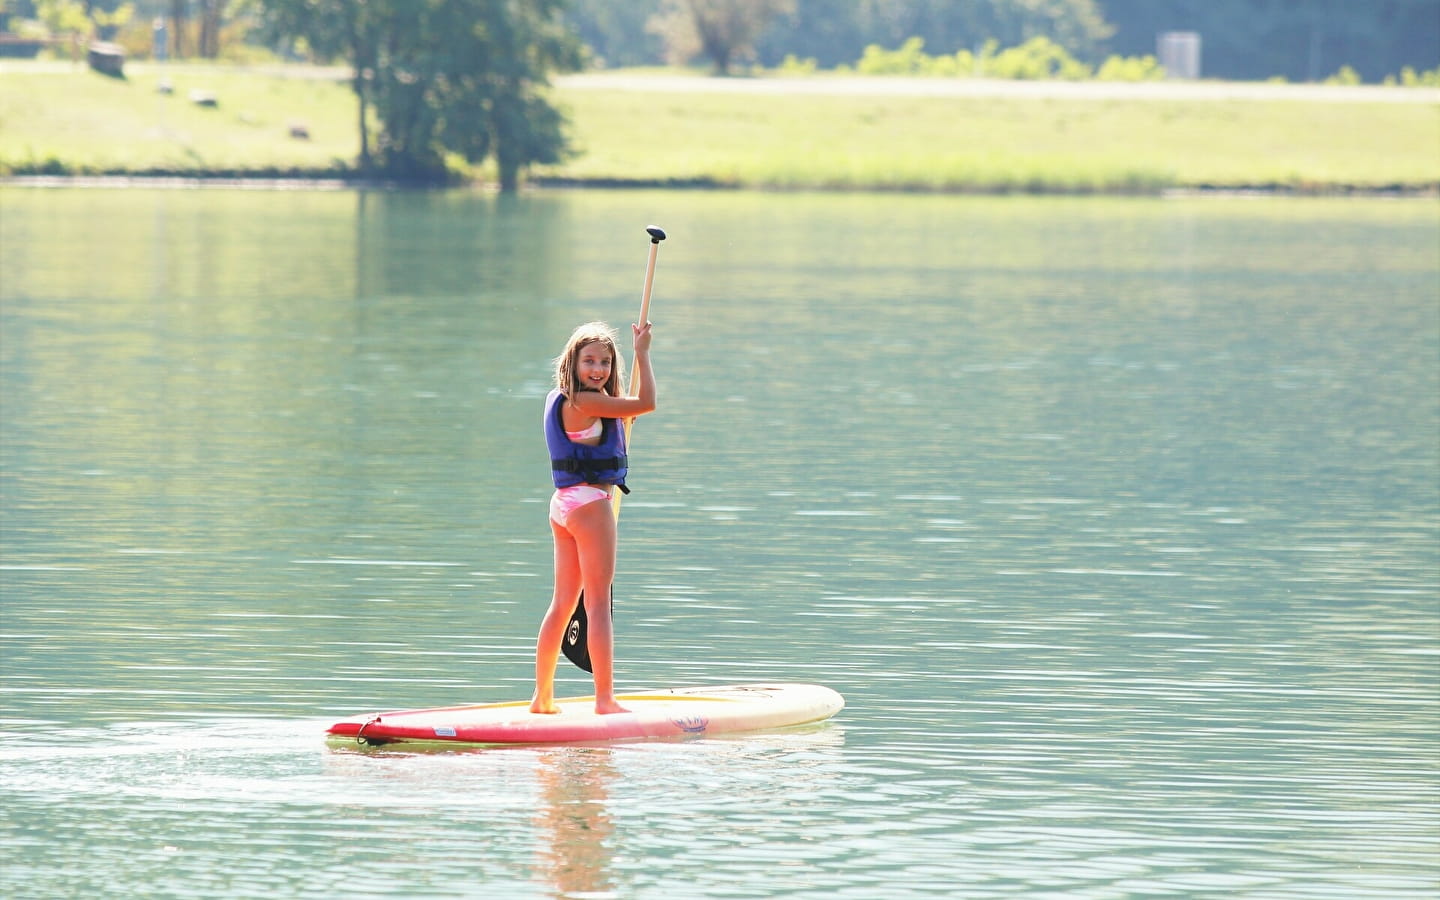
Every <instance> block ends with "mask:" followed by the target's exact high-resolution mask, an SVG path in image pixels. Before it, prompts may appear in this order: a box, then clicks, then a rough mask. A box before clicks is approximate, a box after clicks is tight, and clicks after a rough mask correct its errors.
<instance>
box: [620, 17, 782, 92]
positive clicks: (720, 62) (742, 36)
mask: <svg viewBox="0 0 1440 900" xmlns="http://www.w3.org/2000/svg"><path fill="white" fill-rule="evenodd" d="M794 6H795V0H665V2H664V4H663V5H662V7H661V10H660V12H659V13H658V14H656V16H655V17H654V18H653V19H652V20H651V24H650V26H649V27H650V28H651V29H653V30H654V31H655V32H657V33H658V34H659V35H660V36H661V37H662V38H663V39H664V41H665V48H666V55H667V57H669V59H670V61H671V62H673V63H679V64H684V63H686V62H688V61H689V60H691V59H693V58H694V57H696V56H704V57H705V58H706V59H708V60H710V65H711V67H712V68H713V69H714V71H715V74H716V75H728V74H730V66H731V65H732V64H733V63H734V62H735V61H736V59H737V58H738V57H740V56H743V55H745V54H748V53H751V52H753V50H754V46H755V39H756V38H758V37H759V36H760V35H761V33H763V32H764V31H765V29H766V28H767V27H768V26H769V25H770V21H771V20H772V19H774V18H775V17H776V16H777V15H779V14H780V13H788V12H790V11H791V10H792V9H794Z"/></svg>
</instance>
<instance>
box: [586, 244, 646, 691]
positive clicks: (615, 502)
mask: <svg viewBox="0 0 1440 900" xmlns="http://www.w3.org/2000/svg"><path fill="white" fill-rule="evenodd" d="M645 233H646V234H648V235H650V259H649V261H647V262H646V264H645V290H644V292H643V293H642V294H641V295H640V319H639V323H640V324H641V325H644V324H645V323H646V322H648V321H650V285H651V284H652V283H654V281H655V257H656V255H657V254H658V253H659V252H660V242H661V241H663V240H665V229H663V228H660V227H659V226H658V225H651V226H650V227H649V228H646V229H645ZM635 375H636V369H635V368H632V369H631V370H630V387H629V389H628V392H629V393H631V394H633V393H635V389H636V388H637V387H638V383H637V382H636V380H635ZM634 426H635V420H634V419H626V420H625V421H624V423H623V427H624V429H625V449H626V452H627V453H628V452H629V449H630V431H631V429H632V428H634ZM623 496H625V495H624V494H622V493H621V492H620V491H615V496H614V498H612V500H611V501H610V502H611V506H612V507H613V509H614V512H615V521H616V522H619V521H620V498H621V497H623ZM610 609H611V611H612V612H613V611H614V609H615V585H613V584H612V585H610ZM589 628H590V620H589V618H588V617H586V615H585V592H584V591H581V592H580V602H579V603H577V604H575V612H574V613H573V614H572V615H571V616H570V624H569V625H567V626H565V637H564V639H563V640H561V641H560V649H561V651H563V652H564V653H565V658H566V659H568V660H570V661H571V662H573V663H574V664H575V665H577V666H579V667H580V668H582V669H584V670H585V671H586V672H593V671H594V668H593V667H592V666H591V664H590V643H589Z"/></svg>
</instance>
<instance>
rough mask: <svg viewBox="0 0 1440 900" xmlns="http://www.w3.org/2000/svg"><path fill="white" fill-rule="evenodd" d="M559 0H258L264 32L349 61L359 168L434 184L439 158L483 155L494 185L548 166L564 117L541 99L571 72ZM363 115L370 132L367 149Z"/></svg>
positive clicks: (441, 166) (570, 39)
mask: <svg viewBox="0 0 1440 900" xmlns="http://www.w3.org/2000/svg"><path fill="white" fill-rule="evenodd" d="M562 7H563V0H264V2H263V4H262V8H263V14H264V17H265V23H266V27H267V29H268V32H269V33H270V34H271V35H272V36H273V37H274V38H276V39H282V40H285V41H287V42H291V43H292V44H295V43H303V45H304V46H305V47H306V48H308V50H309V51H310V52H312V53H313V54H315V55H317V56H320V57H325V58H335V59H343V60H345V61H347V62H349V63H350V64H351V65H352V66H353V67H354V75H353V78H352V82H351V84H352V86H353V88H354V90H355V93H356V94H357V95H358V97H359V98H360V129H361V132H360V133H361V165H362V167H363V168H367V169H373V170H376V171H379V172H381V173H383V174H386V175H389V176H391V177H396V178H403V179H416V180H436V179H440V178H443V177H444V176H445V173H446V168H447V167H446V157H447V156H449V155H451V154H454V155H457V156H459V157H462V158H463V159H465V160H467V161H469V162H471V163H479V162H482V161H484V160H487V159H491V158H493V159H494V160H495V163H496V167H497V169H498V171H499V178H500V186H501V189H502V190H506V191H511V190H514V189H515V188H516V187H517V186H518V184H519V178H520V174H521V173H522V171H523V170H524V169H525V167H527V166H529V165H531V164H534V163H553V162H558V161H559V160H560V159H561V158H562V155H563V154H564V152H565V139H564V134H563V130H562V129H563V124H564V122H563V119H562V117H561V115H560V113H559V111H558V110H556V109H555V108H554V107H552V106H551V105H550V104H549V102H548V101H547V100H546V99H545V97H544V96H543V93H542V90H543V88H544V87H545V86H546V85H547V84H548V79H549V75H550V73H551V72H554V71H563V70H566V69H574V68H577V67H578V66H579V64H580V44H579V42H578V41H577V40H576V39H575V37H574V36H573V33H572V32H571V31H570V30H569V29H568V28H567V26H566V23H565V22H564V21H563V20H562V19H561V16H560V12H561V9H562ZM372 112H373V115H374V119H375V120H376V122H377V123H378V126H379V129H378V134H377V135H376V137H375V140H374V142H373V147H372V146H371V141H370V139H369V119H370V115H371V113H372Z"/></svg>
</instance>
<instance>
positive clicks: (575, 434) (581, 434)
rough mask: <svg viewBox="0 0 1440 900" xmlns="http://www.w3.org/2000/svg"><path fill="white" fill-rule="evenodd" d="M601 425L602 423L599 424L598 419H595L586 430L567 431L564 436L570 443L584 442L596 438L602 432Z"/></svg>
mask: <svg viewBox="0 0 1440 900" xmlns="http://www.w3.org/2000/svg"><path fill="white" fill-rule="evenodd" d="M603 425H604V423H603V422H601V421H600V420H599V419H596V420H595V424H594V425H591V426H590V427H589V428H586V429H584V430H582V431H567V432H565V436H566V437H568V438H569V439H570V440H572V441H585V440H589V439H590V438H597V437H599V436H600V434H601V432H602V431H603V430H604V428H603Z"/></svg>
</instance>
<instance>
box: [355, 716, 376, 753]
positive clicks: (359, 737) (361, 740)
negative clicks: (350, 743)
mask: <svg viewBox="0 0 1440 900" xmlns="http://www.w3.org/2000/svg"><path fill="white" fill-rule="evenodd" d="M379 721H380V716H371V717H370V718H368V719H366V720H365V724H363V725H361V726H360V730H359V731H357V732H355V743H356V744H357V745H359V746H361V747H363V746H365V744H366V743H367V742H366V740H365V729H367V728H369V727H370V726H371V725H374V724H375V723H376V722H379Z"/></svg>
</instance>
